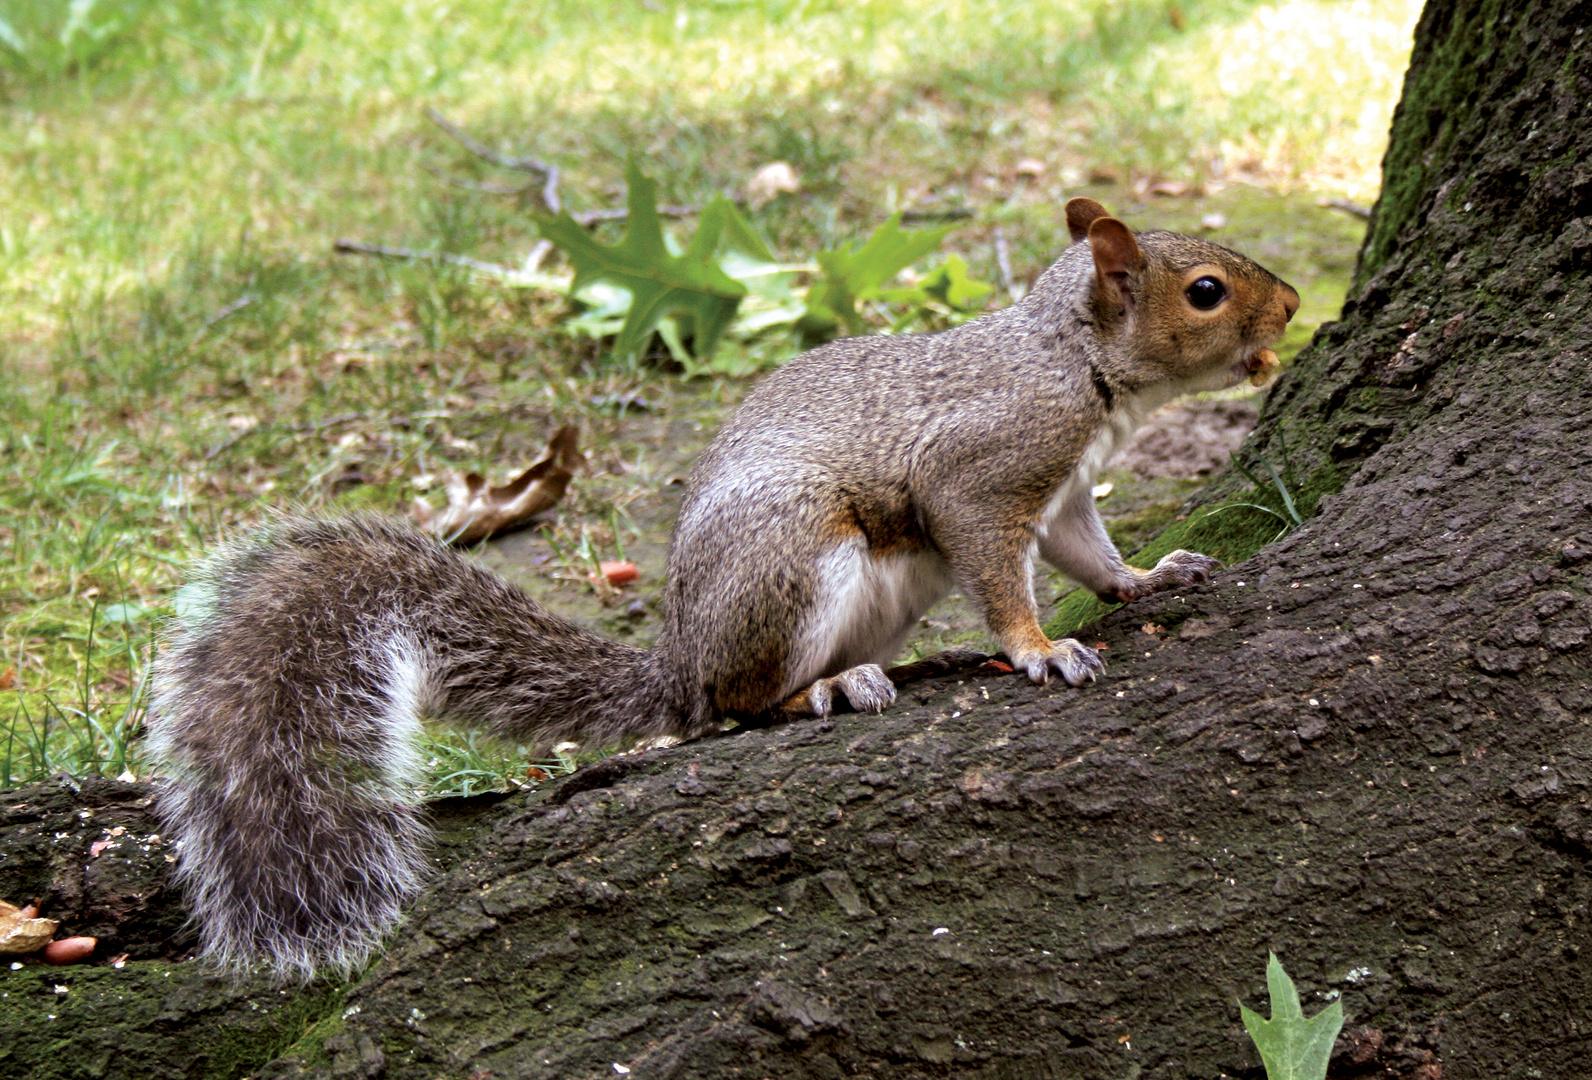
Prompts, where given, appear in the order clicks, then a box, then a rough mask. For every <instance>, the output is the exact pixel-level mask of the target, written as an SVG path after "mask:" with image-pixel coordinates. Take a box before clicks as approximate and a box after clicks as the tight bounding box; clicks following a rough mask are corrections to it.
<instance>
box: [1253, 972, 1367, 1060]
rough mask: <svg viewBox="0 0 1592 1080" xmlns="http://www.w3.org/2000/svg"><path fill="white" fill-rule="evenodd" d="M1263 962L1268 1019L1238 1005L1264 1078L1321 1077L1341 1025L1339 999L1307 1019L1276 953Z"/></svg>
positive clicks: (1290, 980) (1296, 993) (1340, 1004)
mask: <svg viewBox="0 0 1592 1080" xmlns="http://www.w3.org/2000/svg"><path fill="white" fill-rule="evenodd" d="M1270 955H1271V959H1270V961H1269V962H1268V963H1267V964H1266V989H1267V991H1268V992H1269V994H1270V996H1271V1019H1270V1020H1262V1019H1261V1018H1260V1014H1259V1013H1257V1012H1253V1011H1251V1010H1249V1009H1246V1008H1244V1006H1243V1005H1242V1004H1240V1005H1239V1006H1238V1008H1239V1011H1240V1013H1241V1014H1242V1015H1243V1018H1244V1027H1245V1028H1246V1029H1247V1030H1248V1031H1249V1037H1250V1038H1251V1039H1252V1040H1254V1043H1255V1049H1256V1050H1259V1051H1260V1060H1261V1061H1262V1062H1263V1063H1264V1064H1265V1066H1266V1078H1267V1080H1324V1078H1325V1076H1326V1075H1327V1060H1328V1059H1329V1058H1330V1057H1331V1056H1332V1044H1333V1041H1334V1040H1336V1039H1337V1037H1338V1032H1339V1031H1340V1030H1341V1029H1342V1027H1343V1002H1341V1001H1334V1002H1333V1003H1332V1004H1331V1005H1328V1006H1327V1007H1326V1008H1325V1009H1322V1010H1321V1011H1320V1012H1318V1013H1316V1015H1315V1016H1312V1017H1310V1018H1309V1019H1306V1018H1305V1014H1304V1010H1303V1009H1302V1008H1300V1005H1299V991H1298V990H1296V989H1295V988H1294V984H1293V980H1292V979H1290V978H1289V977H1288V973H1287V972H1286V971H1284V970H1283V969H1282V963H1281V962H1280V961H1279V960H1278V959H1277V954H1276V953H1272V954H1270Z"/></svg>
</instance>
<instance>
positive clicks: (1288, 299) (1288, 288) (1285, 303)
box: [1282, 282, 1299, 322]
mask: <svg viewBox="0 0 1592 1080" xmlns="http://www.w3.org/2000/svg"><path fill="white" fill-rule="evenodd" d="M1282 309H1283V310H1284V311H1285V312H1287V313H1288V314H1287V316H1286V318H1285V319H1284V320H1283V321H1284V322H1286V321H1287V320H1288V319H1292V318H1293V317H1294V312H1296V311H1298V310H1299V294H1298V293H1297V292H1295V291H1294V287H1293V286H1292V285H1289V284H1288V283H1287V282H1284V283H1283V286H1282Z"/></svg>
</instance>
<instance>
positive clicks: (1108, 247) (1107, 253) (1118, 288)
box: [1089, 217, 1146, 311]
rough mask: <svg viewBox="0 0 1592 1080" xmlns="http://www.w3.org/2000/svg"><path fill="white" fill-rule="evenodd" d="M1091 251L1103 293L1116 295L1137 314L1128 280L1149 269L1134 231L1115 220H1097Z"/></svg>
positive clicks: (1092, 228) (1110, 218)
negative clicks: (1110, 292)
mask: <svg viewBox="0 0 1592 1080" xmlns="http://www.w3.org/2000/svg"><path fill="white" fill-rule="evenodd" d="M1089 251H1090V253H1091V254H1093V255H1094V264H1095V279H1096V281H1098V282H1099V284H1100V287H1101V288H1102V289H1106V288H1107V287H1108V286H1109V287H1110V288H1111V289H1112V290H1113V291H1115V293H1116V295H1117V298H1118V299H1119V300H1121V302H1122V306H1123V307H1124V308H1125V309H1127V310H1128V311H1132V310H1133V291H1132V290H1131V289H1130V288H1129V287H1128V277H1129V275H1132V274H1137V273H1139V272H1140V271H1142V270H1143V269H1144V267H1145V265H1146V264H1145V258H1144V252H1143V251H1141V250H1140V249H1139V242H1138V241H1137V240H1135V239H1134V238H1133V231H1132V230H1131V229H1129V228H1128V227H1127V226H1126V225H1124V224H1122V222H1120V221H1118V220H1117V219H1116V218H1114V217H1103V218H1096V219H1095V220H1094V221H1093V222H1092V223H1091V224H1090V226H1089Z"/></svg>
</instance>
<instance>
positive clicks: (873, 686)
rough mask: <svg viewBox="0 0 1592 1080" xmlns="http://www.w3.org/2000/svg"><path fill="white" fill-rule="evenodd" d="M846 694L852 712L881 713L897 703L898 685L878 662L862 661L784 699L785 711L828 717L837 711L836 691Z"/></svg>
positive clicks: (782, 707) (782, 706)
mask: <svg viewBox="0 0 1592 1080" xmlns="http://www.w3.org/2000/svg"><path fill="white" fill-rule="evenodd" d="M836 691H839V692H840V694H841V695H842V696H844V697H845V699H846V703H847V704H848V705H850V706H851V708H852V711H853V712H860V713H875V714H877V713H882V712H884V711H885V709H887V708H889V707H890V706H891V705H892V704H894V703H895V697H896V691H895V684H894V683H892V682H891V681H890V678H889V676H887V675H886V674H885V673H884V669H883V668H881V667H880V666H879V665H878V664H859V665H857V666H856V667H854V668H847V669H846V670H845V671H842V672H841V673H840V674H839V675H835V676H833V677H831V678H828V679H817V680H814V682H813V684H812V685H811V686H809V687H808V688H807V689H805V690H801V691H798V692H797V693H795V694H792V695H791V696H790V697H788V698H786V699H785V703H784V704H783V705H781V706H780V709H781V711H782V712H785V713H788V714H791V715H793V716H815V717H819V718H822V717H825V716H828V715H829V714H830V713H831V712H832V711H834V704H835V692H836Z"/></svg>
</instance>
